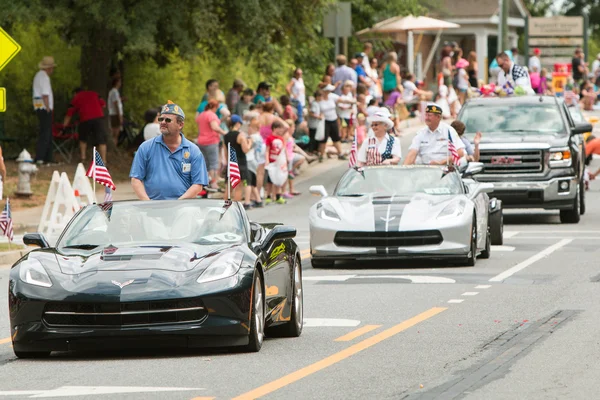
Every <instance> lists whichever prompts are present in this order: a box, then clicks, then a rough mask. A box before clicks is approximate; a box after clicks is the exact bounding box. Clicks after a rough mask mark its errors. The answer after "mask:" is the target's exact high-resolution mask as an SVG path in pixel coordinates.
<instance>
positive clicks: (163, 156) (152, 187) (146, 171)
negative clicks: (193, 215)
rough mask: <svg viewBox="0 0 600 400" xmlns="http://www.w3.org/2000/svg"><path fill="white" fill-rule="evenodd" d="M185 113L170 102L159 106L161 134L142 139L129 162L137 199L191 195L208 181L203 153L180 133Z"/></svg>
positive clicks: (161, 198)
mask: <svg viewBox="0 0 600 400" xmlns="http://www.w3.org/2000/svg"><path fill="white" fill-rule="evenodd" d="M184 121H185V114H184V112H183V110H182V109H181V107H179V106H178V105H177V104H174V103H173V102H172V101H170V100H169V102H168V103H167V104H166V105H165V106H164V107H163V108H162V109H161V111H160V116H159V118H158V122H159V123H160V133H161V135H160V136H156V137H155V138H154V139H150V140H147V141H145V142H144V143H142V145H141V146H140V147H139V149H138V151H137V152H136V154H135V158H134V160H133V164H132V165H131V172H130V173H129V177H130V178H131V186H132V187H133V190H134V191H135V194H136V195H137V197H138V198H139V199H140V200H172V199H193V198H196V196H197V195H198V193H200V192H201V191H202V187H203V186H206V185H207V184H208V172H207V170H206V163H205V161H204V157H203V156H202V153H201V152H200V149H199V148H198V146H197V145H195V144H194V143H192V142H190V141H189V140H187V139H186V138H185V136H183V125H184Z"/></svg>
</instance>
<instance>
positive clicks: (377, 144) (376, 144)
mask: <svg viewBox="0 0 600 400" xmlns="http://www.w3.org/2000/svg"><path fill="white" fill-rule="evenodd" d="M390 117H391V114H390V111H389V110H388V109H387V108H385V107H382V108H380V109H379V110H378V111H377V112H375V113H374V114H373V115H372V116H370V117H369V118H367V123H368V124H369V125H370V126H371V129H372V130H373V135H372V136H369V138H368V139H367V140H366V141H364V142H363V144H362V146H360V150H359V151H358V157H357V158H358V159H357V161H358V162H357V165H358V166H359V167H362V166H364V165H378V164H382V165H396V164H398V163H399V162H400V159H401V158H402V149H401V148H400V140H398V139H397V138H395V137H393V136H391V135H390V134H389V133H388V131H389V130H390V129H392V128H393V127H394V122H393V121H392V120H391V118H390Z"/></svg>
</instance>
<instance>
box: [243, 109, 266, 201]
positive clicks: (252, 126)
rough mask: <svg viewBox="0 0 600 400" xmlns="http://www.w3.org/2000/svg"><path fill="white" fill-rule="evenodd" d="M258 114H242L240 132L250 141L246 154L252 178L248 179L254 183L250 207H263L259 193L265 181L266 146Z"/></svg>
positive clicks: (253, 112)
mask: <svg viewBox="0 0 600 400" xmlns="http://www.w3.org/2000/svg"><path fill="white" fill-rule="evenodd" d="M258 117H259V113H258V112H256V111H248V112H246V114H244V118H243V119H244V125H243V126H242V128H241V130H242V131H244V132H246V134H247V135H248V137H250V139H251V140H252V149H251V150H250V151H249V152H248V153H247V154H246V162H247V164H248V170H249V171H250V173H251V174H253V175H254V176H253V177H252V176H251V177H250V181H251V182H255V184H254V185H253V186H252V185H251V186H252V199H253V201H252V206H253V207H263V206H264V204H263V201H262V198H261V195H260V191H261V189H262V187H263V183H264V180H265V154H266V146H265V143H264V141H263V138H262V136H261V135H260V131H259V130H260V122H259V118H258Z"/></svg>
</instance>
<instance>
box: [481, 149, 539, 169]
mask: <svg viewBox="0 0 600 400" xmlns="http://www.w3.org/2000/svg"><path fill="white" fill-rule="evenodd" d="M479 161H480V162H482V163H483V164H484V165H485V169H484V172H483V173H484V174H490V175H491V174H531V173H537V172H542V170H543V169H544V152H543V151H542V150H481V151H480V157H479Z"/></svg>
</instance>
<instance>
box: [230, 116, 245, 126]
mask: <svg viewBox="0 0 600 400" xmlns="http://www.w3.org/2000/svg"><path fill="white" fill-rule="evenodd" d="M231 122H232V123H234V124H242V123H244V121H243V120H242V117H240V116H239V115H237V114H233V115H232V116H231Z"/></svg>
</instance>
